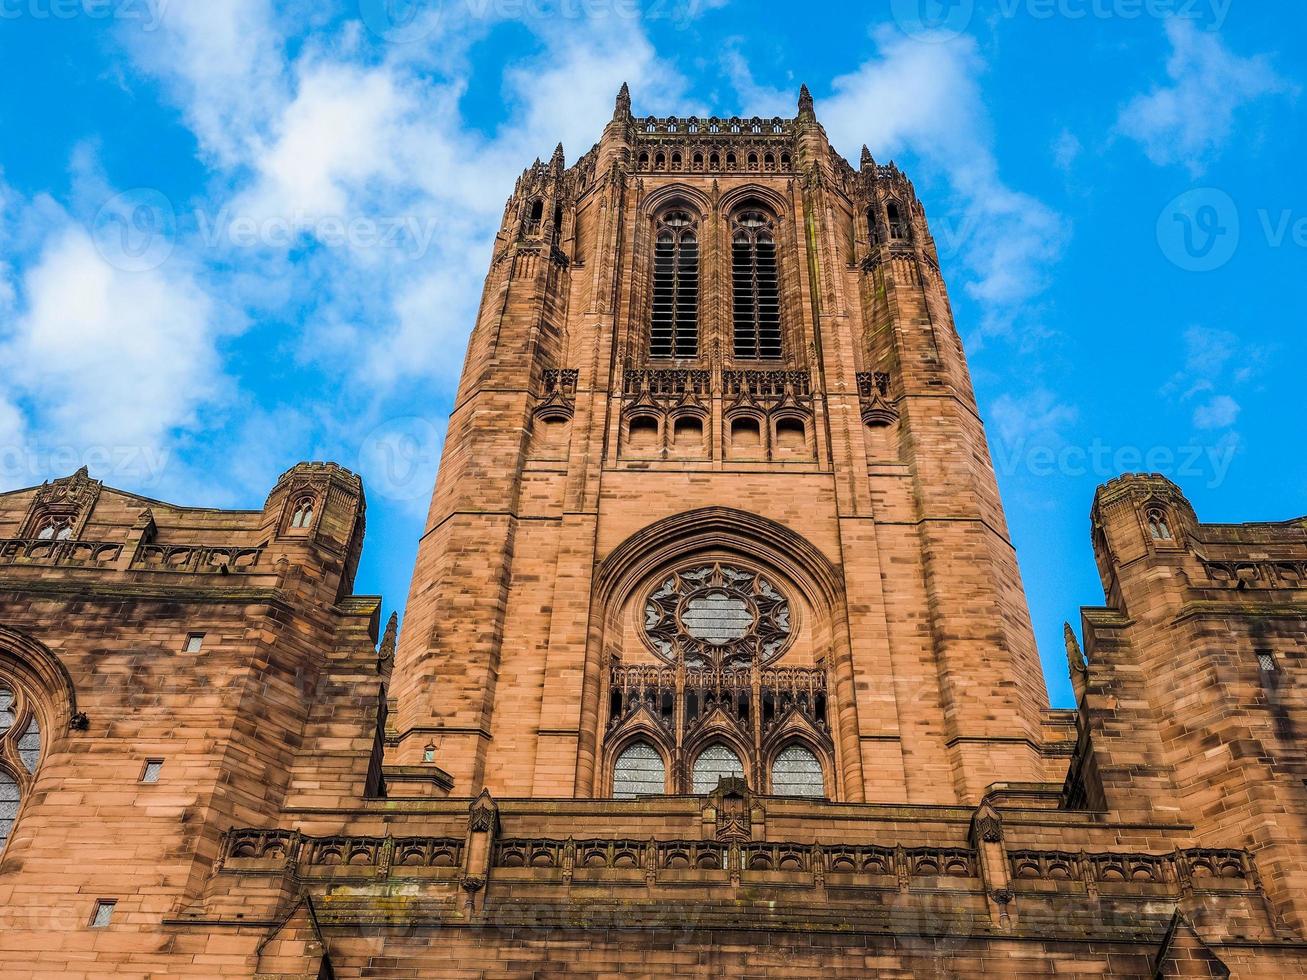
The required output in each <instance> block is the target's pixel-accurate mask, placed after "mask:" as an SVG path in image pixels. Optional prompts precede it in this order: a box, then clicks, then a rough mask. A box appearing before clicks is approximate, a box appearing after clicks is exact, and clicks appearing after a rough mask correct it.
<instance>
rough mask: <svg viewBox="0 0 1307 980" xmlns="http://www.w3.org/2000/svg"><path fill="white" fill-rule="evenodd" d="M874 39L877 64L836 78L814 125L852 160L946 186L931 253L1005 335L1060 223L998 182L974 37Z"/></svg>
mask: <svg viewBox="0 0 1307 980" xmlns="http://www.w3.org/2000/svg"><path fill="white" fill-rule="evenodd" d="M875 37H876V42H877V44H878V46H879V53H878V57H877V58H875V59H873V60H871V61H868V62H866V63H865V64H863V65H862V66H861V67H860V68H858V69H857V70H856V71H854V72H852V73H850V74H847V75H843V76H841V77H839V78H836V79H835V80H834V82H833V83H832V87H833V89H834V94H833V95H832V96H831V97H830V98H828V99H825V100H822V101H821V102H820V104H819V105H818V106H817V115H818V118H819V119H821V120H822V122H823V123H824V124H825V126H826V129H827V132H828V133H829V134H830V136H831V140H832V142H833V143H834V144H835V145H836V146H837V147H838V148H839V149H840V150H841V151H842V152H843V153H844V155H845V156H846V157H848V158H850V159H854V160H856V159H857V154H858V152H859V148H860V146H861V145H862V144H863V143H866V144H867V145H868V146H870V147H871V148H872V152H873V153H875V154H876V155H877V157H878V158H879V159H880V160H881V161H882V162H884V160H885V158H886V157H887V156H894V155H896V154H900V153H903V152H905V151H910V152H911V153H913V154H914V155H915V156H916V158H917V160H918V161H919V164H920V166H921V168H922V171H923V174H922V175H924V176H925V177H926V178H928V179H929V178H938V177H943V178H944V179H945V180H946V181H947V183H948V186H949V188H950V189H951V191H952V192H953V194H954V196H955V197H956V200H955V201H950V202H948V205H949V206H948V208H947V209H940V210H939V211H937V213H935V214H934V215H933V216H932V218H931V231H932V233H933V234H934V236H935V242H936V245H937V247H938V249H939V251H940V253H941V258H942V259H943V260H944V261H945V262H947V261H948V259H949V257H950V256H951V255H953V254H956V255H958V256H959V257H960V258H961V260H962V261H963V262H964V263H965V265H966V267H967V270H968V272H969V273H970V278H969V280H967V281H966V288H967V290H968V291H969V292H970V293H971V294H972V296H973V297H975V299H977V300H978V301H979V302H981V303H982V304H984V305H985V307H986V319H985V322H984V323H983V324H982V329H983V330H986V331H993V332H1002V331H1003V330H1005V329H1006V328H1007V326H1008V324H1009V323H1010V322H1011V320H1012V318H1013V317H1015V316H1016V315H1017V313H1018V311H1019V308H1020V307H1022V305H1023V304H1026V303H1027V302H1028V301H1029V300H1031V299H1032V298H1033V297H1035V296H1036V295H1038V294H1039V293H1040V292H1042V291H1043V289H1044V288H1045V286H1046V284H1047V280H1048V269H1049V267H1050V266H1051V265H1052V264H1053V263H1054V262H1055V261H1056V260H1057V259H1058V258H1059V257H1060V255H1061V251H1062V247H1063V244H1064V241H1065V239H1066V237H1067V228H1066V223H1065V221H1064V220H1063V218H1062V217H1061V216H1060V215H1058V214H1057V213H1056V212H1055V211H1053V210H1052V209H1051V208H1049V207H1048V206H1047V205H1045V204H1043V203H1042V202H1041V201H1039V200H1037V199H1036V198H1034V197H1032V196H1031V195H1029V194H1025V193H1022V192H1020V191H1017V190H1014V189H1012V188H1011V187H1010V186H1008V184H1007V183H1006V182H1005V181H1004V180H1003V179H1002V177H1001V176H1000V175H999V168H998V162H997V160H996V159H995V155H994V147H993V136H992V134H991V133H990V131H989V123H988V116H987V114H986V112H985V105H984V100H983V99H982V97H981V91H980V85H979V82H978V78H979V76H980V74H981V73H982V72H983V71H984V64H983V62H982V61H981V58H980V56H979V54H978V51H977V48H976V43H975V41H974V40H973V39H972V38H970V37H968V36H961V37H958V38H955V39H953V40H951V41H948V42H946V43H939V44H919V43H915V42H913V41H912V40H910V39H908V38H906V37H903V36H902V35H900V34H898V33H896V32H894V31H892V30H889V29H882V30H880V31H878V32H877V33H876V35H875ZM919 176H921V175H919ZM955 216H960V219H959V217H955Z"/></svg>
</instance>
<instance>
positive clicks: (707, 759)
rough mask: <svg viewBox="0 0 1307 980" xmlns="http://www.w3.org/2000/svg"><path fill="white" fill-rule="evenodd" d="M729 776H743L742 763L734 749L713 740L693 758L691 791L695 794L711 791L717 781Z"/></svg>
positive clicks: (741, 777)
mask: <svg viewBox="0 0 1307 980" xmlns="http://www.w3.org/2000/svg"><path fill="white" fill-rule="evenodd" d="M729 776H736V777H738V778H740V779H743V778H744V765H743V764H742V763H741V762H740V757H739V756H738V755H736V754H735V750H734V749H732V748H730V747H729V746H727V745H724V744H722V743H721V742H715V743H713V744H712V745H710V746H708V747H707V748H706V749H704V750H703V751H702V752H700V753H699V755H698V758H696V759H695V760H694V781H693V786H692V789H691V791H692V792H694V793H697V794H704V793H711V792H712V791H713V790H715V789H716V788H717V784H718V782H720V781H721V780H722V779H725V778H727V777H729Z"/></svg>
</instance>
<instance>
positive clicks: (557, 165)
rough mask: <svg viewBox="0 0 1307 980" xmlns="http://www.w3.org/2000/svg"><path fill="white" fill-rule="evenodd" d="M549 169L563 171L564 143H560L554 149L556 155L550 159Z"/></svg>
mask: <svg viewBox="0 0 1307 980" xmlns="http://www.w3.org/2000/svg"><path fill="white" fill-rule="evenodd" d="M549 169H550V170H555V171H557V170H562V169H563V144H562V143H559V144H558V145H557V146H556V147H554V155H553V157H552V159H550V161H549Z"/></svg>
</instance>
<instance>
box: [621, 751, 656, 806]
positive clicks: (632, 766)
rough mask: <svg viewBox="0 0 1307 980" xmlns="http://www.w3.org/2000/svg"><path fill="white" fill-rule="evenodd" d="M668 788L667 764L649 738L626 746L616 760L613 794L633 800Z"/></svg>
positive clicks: (622, 798)
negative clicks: (649, 741)
mask: <svg viewBox="0 0 1307 980" xmlns="http://www.w3.org/2000/svg"><path fill="white" fill-rule="evenodd" d="M666 791H667V766H666V765H665V764H664V763H663V757H662V755H661V754H660V753H659V752H658V750H657V749H655V748H654V747H653V746H652V745H650V744H649V743H648V742H634V743H632V744H631V745H629V746H627V747H626V748H625V749H624V750H623V751H622V754H621V755H619V756H618V757H617V761H616V762H615V763H614V764H613V798H614V799H617V800H633V799H635V798H636V797H639V796H661V795H662V794H663V793H665V792H666Z"/></svg>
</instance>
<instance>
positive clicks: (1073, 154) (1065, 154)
mask: <svg viewBox="0 0 1307 980" xmlns="http://www.w3.org/2000/svg"><path fill="white" fill-rule="evenodd" d="M1084 149H1085V146H1084V144H1083V143H1081V142H1080V137H1078V136H1076V134H1075V133H1073V132H1071V130H1069V129H1064V130H1062V132H1061V133H1059V134H1058V136H1057V139H1055V140H1054V141H1053V162H1054V163H1055V164H1057V169H1058V170H1062V171H1067V170H1070V169H1071V167H1072V166H1073V165H1074V164H1075V162H1076V161H1077V160H1078V159H1080V154H1081V153H1083V152H1084Z"/></svg>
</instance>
